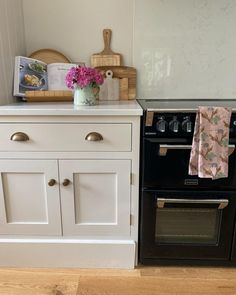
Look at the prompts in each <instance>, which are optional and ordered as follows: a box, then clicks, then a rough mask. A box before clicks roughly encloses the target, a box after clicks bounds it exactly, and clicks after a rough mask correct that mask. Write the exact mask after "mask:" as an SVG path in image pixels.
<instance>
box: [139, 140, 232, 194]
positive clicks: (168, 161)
mask: <svg viewBox="0 0 236 295" xmlns="http://www.w3.org/2000/svg"><path fill="white" fill-rule="evenodd" d="M161 140H163V139H161ZM159 141H160V140H159V139H150V138H144V140H143V150H142V152H143V155H142V186H143V187H144V188H146V189H191V188H194V189H212V190H214V189H228V190H232V189H236V149H235V145H233V144H230V145H229V155H230V156H229V175H228V177H227V178H221V179H216V180H212V179H210V178H199V177H197V176H190V175H189V174H188V166H189V159H190V152H191V145H187V144H180V143H169V144H166V143H165V144H164V143H160V142H159Z"/></svg>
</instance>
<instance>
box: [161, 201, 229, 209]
mask: <svg viewBox="0 0 236 295" xmlns="http://www.w3.org/2000/svg"><path fill="white" fill-rule="evenodd" d="M166 203H174V204H212V205H215V204H216V205H217V204H218V205H219V206H218V209H224V208H225V207H227V206H228V204H229V200H227V199H203V200H196V199H168V198H167V199H166V198H157V208H164V207H165V204H166Z"/></svg>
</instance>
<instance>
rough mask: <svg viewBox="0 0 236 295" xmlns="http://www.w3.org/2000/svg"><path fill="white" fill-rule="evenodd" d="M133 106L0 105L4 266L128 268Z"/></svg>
mask: <svg viewBox="0 0 236 295" xmlns="http://www.w3.org/2000/svg"><path fill="white" fill-rule="evenodd" d="M141 114H142V111H141V108H140V107H139V106H138V104H137V103H136V102H113V104H109V102H104V104H99V105H98V106H93V107H87V108H86V107H81V108H74V106H73V105H72V104H68V103H67V104H50V105H49V104H23V105H22V104H16V105H12V106H11V105H9V106H2V107H0V176H1V177H0V266H9V267H15V266H21V267H34V266H36V267H84V268H91V267H95V268H98V267H101V268H107V267H108V268H133V267H134V266H135V264H136V263H137V247H138V200H139V198H138V197H139V136H140V134H139V133H140V115H141Z"/></svg>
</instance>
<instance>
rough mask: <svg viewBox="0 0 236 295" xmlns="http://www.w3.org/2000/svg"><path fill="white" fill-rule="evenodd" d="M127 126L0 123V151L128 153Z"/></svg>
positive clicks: (129, 125) (126, 124) (128, 127)
mask: <svg viewBox="0 0 236 295" xmlns="http://www.w3.org/2000/svg"><path fill="white" fill-rule="evenodd" d="M131 127H132V125H131V124H129V123H124V124H107V123H106V124H105V123H97V124H95V123H91V124H89V123H86V124H78V123H77V124H71V123H68V124H29V123H27V124H15V123H14V124H0V151H18V152H19V151H65V152H66V151H80V152H94V151H95V152H113V151H114V152H115V151H131ZM22 133H23V134H22Z"/></svg>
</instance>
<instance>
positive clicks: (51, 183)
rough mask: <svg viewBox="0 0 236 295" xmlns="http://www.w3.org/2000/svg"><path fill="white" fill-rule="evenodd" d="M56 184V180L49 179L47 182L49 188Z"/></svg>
mask: <svg viewBox="0 0 236 295" xmlns="http://www.w3.org/2000/svg"><path fill="white" fill-rule="evenodd" d="M55 184H56V180H55V179H50V180H49V182H48V185H49V186H54V185H55Z"/></svg>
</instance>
